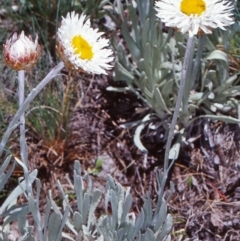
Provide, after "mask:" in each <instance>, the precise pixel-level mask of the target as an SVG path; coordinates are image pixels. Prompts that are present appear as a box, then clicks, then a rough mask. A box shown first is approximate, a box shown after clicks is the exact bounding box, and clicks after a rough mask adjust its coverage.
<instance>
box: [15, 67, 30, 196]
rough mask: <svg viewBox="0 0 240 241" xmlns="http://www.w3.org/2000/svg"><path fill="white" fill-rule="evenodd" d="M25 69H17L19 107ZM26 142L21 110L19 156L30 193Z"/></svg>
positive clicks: (22, 99)
mask: <svg viewBox="0 0 240 241" xmlns="http://www.w3.org/2000/svg"><path fill="white" fill-rule="evenodd" d="M24 83H25V71H24V70H20V71H18V105H19V108H20V107H21V106H22V104H23V102H24V95H25V94H24V93H25V90H24V89H25V86H24ZM27 153H28V152H27V143H26V136H25V113H24V112H23V113H22V114H21V116H20V156H21V159H22V162H23V164H24V165H23V173H24V178H25V180H26V191H27V194H29V193H32V189H31V185H30V183H29V174H28V154H27Z"/></svg>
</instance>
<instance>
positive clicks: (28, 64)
mask: <svg viewBox="0 0 240 241" xmlns="http://www.w3.org/2000/svg"><path fill="white" fill-rule="evenodd" d="M40 53H41V47H40V45H39V44H38V36H36V39H35V41H33V40H32V37H31V36H29V37H26V36H25V34H24V32H23V31H22V33H21V34H20V35H19V36H18V35H17V33H14V34H13V36H12V38H10V39H8V40H7V41H6V44H4V45H3V55H4V58H5V62H6V64H7V65H8V66H9V67H11V68H13V69H15V70H31V69H32V68H33V66H34V65H35V64H36V62H37V60H38V58H39V56H40Z"/></svg>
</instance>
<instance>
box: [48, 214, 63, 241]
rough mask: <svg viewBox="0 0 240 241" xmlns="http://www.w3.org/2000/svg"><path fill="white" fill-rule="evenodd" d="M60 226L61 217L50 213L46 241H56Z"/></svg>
mask: <svg viewBox="0 0 240 241" xmlns="http://www.w3.org/2000/svg"><path fill="white" fill-rule="evenodd" d="M60 224H61V216H60V214H58V213H52V214H51V215H50V218H49V222H48V241H56V237H57V235H58V231H59V228H60Z"/></svg>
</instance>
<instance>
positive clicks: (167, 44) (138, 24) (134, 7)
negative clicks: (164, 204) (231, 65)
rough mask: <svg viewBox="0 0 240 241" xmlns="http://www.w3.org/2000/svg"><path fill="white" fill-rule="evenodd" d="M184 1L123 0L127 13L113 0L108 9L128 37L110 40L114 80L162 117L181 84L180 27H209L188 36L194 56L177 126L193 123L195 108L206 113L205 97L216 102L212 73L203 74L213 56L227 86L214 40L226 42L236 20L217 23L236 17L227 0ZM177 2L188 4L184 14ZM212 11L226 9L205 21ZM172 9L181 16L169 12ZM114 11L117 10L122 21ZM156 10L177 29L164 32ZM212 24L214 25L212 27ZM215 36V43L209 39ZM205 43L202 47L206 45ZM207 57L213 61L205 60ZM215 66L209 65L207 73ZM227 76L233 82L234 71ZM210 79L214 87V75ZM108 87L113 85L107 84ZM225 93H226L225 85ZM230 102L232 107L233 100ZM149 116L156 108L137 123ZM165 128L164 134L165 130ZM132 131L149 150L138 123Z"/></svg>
mask: <svg viewBox="0 0 240 241" xmlns="http://www.w3.org/2000/svg"><path fill="white" fill-rule="evenodd" d="M186 2H187V1H185V0H184V1H180V0H179V1H156V2H155V8H156V11H155V10H154V2H153V1H148V2H147V3H146V2H142V1H136V2H135V1H132V2H131V3H129V4H128V5H127V7H128V12H129V15H126V14H125V13H124V10H123V6H122V4H121V2H120V1H117V6H113V7H112V9H113V10H112V12H111V10H109V12H110V16H112V19H113V20H114V21H115V22H116V24H117V25H120V27H121V30H122V34H123V37H124V39H125V41H126V45H125V46H126V47H125V46H124V45H123V44H122V43H121V42H120V43H115V45H114V46H115V49H116V53H117V54H116V55H117V56H116V64H115V75H116V76H115V80H117V81H118V80H124V81H125V82H126V84H127V86H128V88H126V89H125V90H124V91H127V90H131V91H133V92H134V93H135V94H136V95H137V96H138V97H139V98H141V99H143V101H144V102H145V103H146V105H147V106H149V107H150V108H151V109H152V110H154V111H155V113H156V114H157V116H158V117H159V118H160V120H169V118H170V117H171V115H172V113H173V111H174V109H175V104H176V99H177V93H178V92H179V89H180V80H181V73H182V68H183V64H184V63H183V60H184V59H186V58H184V53H185V52H186V51H187V49H186V45H185V44H184V42H185V37H184V35H182V34H181V33H179V32H178V31H179V30H180V31H182V32H184V33H185V32H187V33H188V34H189V36H193V35H195V34H198V33H200V32H202V33H204V30H205V31H206V33H208V35H206V36H205V34H203V35H202V36H197V37H195V39H194V41H193V42H192V48H193V49H192V50H191V51H190V50H189V51H190V54H191V55H192V57H190V58H193V61H190V62H191V63H190V65H191V66H189V69H188V73H187V75H186V78H187V80H186V85H185V88H184V90H183V101H182V110H181V111H180V113H179V117H178V125H179V127H180V128H181V129H182V127H183V128H184V129H186V128H187V127H189V125H191V120H192V119H193V118H194V117H195V113H196V112H197V111H198V112H202V111H203V112H205V113H206V114H209V111H207V109H206V108H205V109H204V108H202V106H206V107H208V106H209V101H211V105H214V99H211V96H210V95H209V90H208V84H209V82H208V81H209V80H210V81H211V78H212V76H211V77H210V75H209V77H210V79H209V78H206V73H208V72H209V69H208V68H209V65H210V64H211V62H212V63H214V64H216V65H217V66H218V67H217V71H224V72H225V74H224V75H221V74H219V78H221V79H222V80H221V81H220V83H219V82H218V84H220V85H222V87H223V86H224V87H223V88H224V89H225V90H227V89H229V87H230V86H229V85H225V84H224V83H225V82H226V81H228V78H229V77H230V75H229V73H228V68H227V66H228V58H227V54H226V53H224V52H223V51H221V50H218V49H217V45H218V44H221V43H223V44H224V45H225V43H227V40H228V39H229V37H230V36H231V35H232V34H233V33H234V31H236V26H235V25H234V27H233V28H230V29H229V28H228V30H227V31H224V30H221V29H220V30H219V28H222V29H223V28H224V29H226V28H227V26H229V25H232V24H233V23H234V19H233V15H232V9H233V4H232V2H231V1H230V2H228V3H226V2H225V1H217V2H216V1H211V3H210V1H191V2H190V3H191V4H187V3H186ZM167 4H168V5H167ZM181 4H182V7H183V10H184V9H185V8H187V10H186V9H185V10H184V11H185V12H186V11H192V12H191V13H190V12H189V13H188V14H185V13H183V12H182V11H181ZM201 4H203V5H204V4H205V5H204V6H205V9H206V11H202V12H201V13H202V15H200V12H198V11H200V10H199V9H201ZM186 6H188V7H186ZM199 6H200V8H199ZM224 6H225V8H224ZM191 8H192V9H191ZM194 8H196V12H194ZM109 9H110V8H109ZM114 9H115V11H114ZM167 11H169V12H167ZM207 11H208V12H207ZM212 11H217V12H221V13H222V12H223V11H224V14H222V15H221V16H218V18H219V19H217V20H216V22H215V21H214V19H213V18H211V19H209V21H208V22H207V20H206V19H207V17H208V16H209V14H210V13H209V12H212ZM175 12H176V13H178V15H177V16H180V17H177V18H173V15H174V13H175ZM168 13H169V14H168ZM160 15H161V16H160ZM116 16H120V21H119V18H117V17H116ZM156 16H159V17H160V18H163V19H162V21H163V20H164V21H166V25H168V24H170V25H171V26H172V25H173V24H174V23H175V25H174V27H175V28H176V30H173V29H169V30H168V34H167V33H165V32H167V31H166V29H165V28H164V27H163V23H161V22H159V20H158V19H157V18H156ZM183 18H185V20H184V19H183ZM209 18H210V17H209ZM174 19H175V22H174ZM196 19H197V20H196ZM215 19H216V18H215ZM182 20H183V21H182ZM210 20H211V21H210ZM180 22H181V23H180ZM178 24H179V25H178ZM204 24H206V25H204ZM209 25H210V26H211V27H210V26H209ZM214 28H218V29H216V30H214ZM173 33H174V34H173ZM210 33H212V34H210ZM213 39H214V41H215V42H214V43H213V42H212V41H213ZM204 44H205V46H206V48H204ZM228 47H229V46H228ZM227 50H228V48H225V49H224V51H227ZM127 51H129V52H130V55H128V54H127ZM213 51H214V52H213ZM202 54H203V55H202ZM202 56H203V57H202ZM224 56H225V57H224ZM210 59H211V62H210V61H209V60H210ZM223 62H225V63H226V64H224V69H223V68H222V66H223ZM220 66H221V67H220ZM213 71H214V70H211V73H212V72H213ZM231 79H233V80H234V84H235V85H236V84H237V81H235V80H236V79H237V75H232V76H231ZM213 83H214V86H216V88H217V85H215V80H214V82H213ZM232 83H233V82H232ZM219 88H220V87H219ZM219 88H218V89H219ZM226 88H227V89H226ZM109 90H112V89H111V88H109ZM227 93H228V94H229V95H230V92H229V91H228V92H227ZM218 95H222V93H221V92H218ZM229 95H228V96H229ZM200 96H202V97H203V99H201V97H200ZM208 96H209V98H208ZM216 101H221V103H219V104H222V105H225V104H226V103H225V101H224V100H223V99H222V100H221V98H218V100H216ZM228 104H229V102H228ZM218 106H220V105H218ZM231 106H232V107H234V105H231ZM147 113H149V112H147ZM220 114H221V113H220V112H219V113H216V112H215V113H214V114H213V115H212V116H214V118H215V119H216V118H218V116H217V115H220ZM151 116H154V114H151V115H150V118H149V116H148V117H147V118H143V119H142V121H141V122H140V123H141V126H140V129H143V127H142V125H143V126H144V125H145V126H146V125H147V124H148V123H150V122H151ZM219 118H221V117H219ZM228 120H229V121H232V120H230V119H228ZM236 121H237V120H236V119H235V122H236ZM164 123H165V122H164ZM122 126H123V127H124V126H126V127H127V126H129V125H127V124H126V125H124V124H123V125H122ZM151 126H152V125H151ZM181 129H180V131H177V130H176V131H177V132H178V133H180V132H182V133H184V129H183V130H181ZM166 133H168V128H166ZM166 133H165V134H164V136H167V134H166ZM136 135H137V137H138V138H135V140H136V144H137V146H138V147H139V148H140V150H142V151H147V150H146V149H145V148H144V147H143V146H142V145H141V141H140V140H139V137H140V131H138V128H137V131H136ZM174 153H175V154H174V156H175V157H177V156H178V155H177V153H178V151H177V150H174Z"/></svg>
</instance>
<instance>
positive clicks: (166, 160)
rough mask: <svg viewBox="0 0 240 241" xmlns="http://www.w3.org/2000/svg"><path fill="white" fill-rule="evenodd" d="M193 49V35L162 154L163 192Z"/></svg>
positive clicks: (189, 43) (190, 38)
mask: <svg viewBox="0 0 240 241" xmlns="http://www.w3.org/2000/svg"><path fill="white" fill-rule="evenodd" d="M193 49H194V37H189V38H188V41H187V47H186V52H185V56H184V62H183V69H182V73H181V81H180V85H179V91H178V97H177V102H176V106H175V109H174V113H173V118H172V122H171V124H170V127H169V134H168V139H167V144H166V150H165V156H164V168H163V170H164V177H163V179H164V180H163V184H164V185H163V186H162V192H163V189H164V186H165V183H166V180H167V178H168V172H169V169H170V167H169V153H170V149H171V145H172V140H173V137H174V129H175V126H176V123H177V119H178V115H179V111H180V107H181V103H182V99H183V93H184V87H185V84H186V79H187V75H188V74H189V68H190V67H191V66H192V62H193V58H192V57H191V56H192V52H193Z"/></svg>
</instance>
